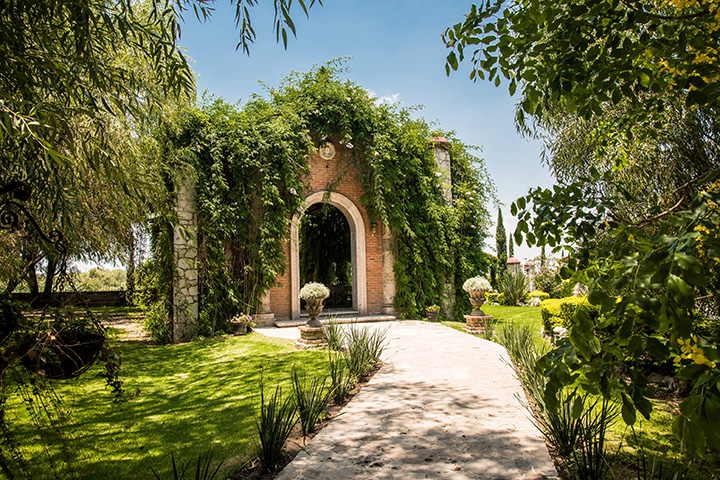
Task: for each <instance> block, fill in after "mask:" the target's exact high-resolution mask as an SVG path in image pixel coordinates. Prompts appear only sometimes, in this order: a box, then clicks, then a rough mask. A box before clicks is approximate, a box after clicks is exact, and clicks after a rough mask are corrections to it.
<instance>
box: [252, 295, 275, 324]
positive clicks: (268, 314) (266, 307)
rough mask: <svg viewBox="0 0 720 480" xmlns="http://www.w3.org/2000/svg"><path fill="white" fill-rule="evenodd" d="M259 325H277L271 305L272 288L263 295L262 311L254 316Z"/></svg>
mask: <svg viewBox="0 0 720 480" xmlns="http://www.w3.org/2000/svg"><path fill="white" fill-rule="evenodd" d="M253 321H254V322H255V323H256V324H257V326H258V327H272V326H274V325H275V314H274V313H273V311H272V308H271V307H270V290H268V291H267V293H265V295H263V298H262V305H260V311H259V312H258V313H256V314H255V315H254V316H253Z"/></svg>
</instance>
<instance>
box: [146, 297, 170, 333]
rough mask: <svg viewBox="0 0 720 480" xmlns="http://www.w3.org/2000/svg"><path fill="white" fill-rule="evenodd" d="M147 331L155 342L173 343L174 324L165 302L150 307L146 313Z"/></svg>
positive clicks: (161, 301)
mask: <svg viewBox="0 0 720 480" xmlns="http://www.w3.org/2000/svg"><path fill="white" fill-rule="evenodd" d="M144 326H145V331H146V332H147V334H148V335H150V338H152V340H153V341H155V342H158V343H170V342H172V323H171V319H170V313H169V311H168V308H167V305H166V304H165V302H164V301H163V300H160V301H158V302H155V303H153V304H151V305H149V306H148V308H147V309H146V312H145V323H144Z"/></svg>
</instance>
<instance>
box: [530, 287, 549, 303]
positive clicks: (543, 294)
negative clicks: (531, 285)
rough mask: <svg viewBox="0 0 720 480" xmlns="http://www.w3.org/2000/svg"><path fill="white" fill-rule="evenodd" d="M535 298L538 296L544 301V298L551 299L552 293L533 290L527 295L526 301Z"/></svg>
mask: <svg viewBox="0 0 720 480" xmlns="http://www.w3.org/2000/svg"><path fill="white" fill-rule="evenodd" d="M533 298H537V299H538V300H540V301H541V302H542V301H543V300H547V299H549V298H550V294H549V293H547V292H542V291H540V290H533V291H532V292H530V293H528V294H527V295H525V301H526V302H527V301H529V300H532V299H533Z"/></svg>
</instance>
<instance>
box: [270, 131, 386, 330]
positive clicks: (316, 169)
mask: <svg viewBox="0 0 720 480" xmlns="http://www.w3.org/2000/svg"><path fill="white" fill-rule="evenodd" d="M333 144H334V146H335V156H334V157H333V159H331V160H325V159H323V158H321V157H320V156H319V155H317V154H312V155H311V158H310V160H309V162H308V163H309V166H310V175H309V177H308V178H307V183H308V185H309V189H308V191H306V192H304V193H305V196H306V197H307V196H309V195H311V194H312V193H315V192H320V191H325V190H328V188H330V187H331V186H332V191H334V192H336V193H338V194H340V195H343V196H345V197H347V198H348V199H349V200H350V201H352V202H353V204H354V205H355V206H356V207H357V209H358V210H359V211H360V213H361V214H362V219H363V228H364V230H365V242H366V249H365V255H366V262H367V263H366V276H367V303H368V313H380V312H381V309H382V304H383V278H382V231H381V226H380V225H371V224H370V219H369V217H368V215H367V212H366V211H365V208H364V207H363V205H362V202H361V201H360V198H361V197H362V195H363V193H364V190H363V187H362V181H361V179H360V173H359V172H358V170H357V168H356V167H355V166H354V165H353V164H352V161H351V160H349V158H348V150H347V149H346V147H344V146H343V145H342V144H340V142H338V141H337V140H333ZM338 176H341V179H340V181H339V182H336V181H337V179H338ZM285 258H286V259H287V262H288V264H287V268H286V272H285V275H283V276H282V277H279V278H278V281H279V283H280V285H279V286H277V287H275V288H273V289H272V290H271V291H270V306H271V309H272V311H273V313H274V314H275V317H276V318H288V317H290V308H291V307H290V295H291V291H290V265H289V262H290V247H289V244H287V243H286V245H285Z"/></svg>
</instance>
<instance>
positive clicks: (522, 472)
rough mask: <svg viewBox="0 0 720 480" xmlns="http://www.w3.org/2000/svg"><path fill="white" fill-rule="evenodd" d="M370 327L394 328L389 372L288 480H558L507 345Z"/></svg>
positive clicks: (290, 469) (420, 325)
mask: <svg viewBox="0 0 720 480" xmlns="http://www.w3.org/2000/svg"><path fill="white" fill-rule="evenodd" d="M362 328H386V329H388V334H387V338H388V341H389V343H388V347H387V348H386V350H385V354H384V355H383V361H384V365H383V367H382V368H381V369H380V370H379V371H378V372H377V373H376V374H375V376H374V377H373V378H372V380H371V381H370V383H368V385H366V386H365V387H364V388H363V389H362V390H361V391H360V393H359V394H358V395H356V396H355V397H354V398H353V399H352V401H351V402H350V403H349V404H348V405H347V406H346V407H345V408H344V409H343V411H342V412H341V414H340V415H339V416H338V417H336V418H335V419H334V420H333V421H332V422H330V424H329V425H327V426H326V427H325V428H324V429H323V430H322V431H321V432H320V433H319V434H318V435H317V436H316V437H315V438H314V439H313V441H312V443H311V444H310V445H309V446H308V447H306V451H305V452H300V453H299V454H298V455H297V457H295V459H294V460H293V461H292V463H290V464H289V465H288V466H287V467H286V468H285V469H284V470H283V472H282V473H281V474H280V475H279V476H278V477H277V478H278V480H300V479H305V480H310V479H312V480H345V479H368V480H369V479H373V480H380V479H398V480H400V479H402V480H406V479H425V478H430V479H458V480H460V479H483V480H501V479H503V480H504V479H507V480H520V479H522V480H531V479H532V480H536V479H543V478H548V479H557V478H558V477H557V472H556V471H555V468H554V466H553V463H552V460H551V459H550V456H549V454H548V451H547V448H546V446H545V443H544V441H543V437H542V435H541V434H540V432H539V431H538V430H537V429H536V428H535V427H534V426H533V424H532V423H531V421H530V419H529V418H528V415H529V414H528V412H527V411H526V410H525V409H524V408H523V407H522V406H521V405H520V403H519V401H518V399H517V398H516V395H523V393H522V388H521V387H520V383H519V382H518V381H517V379H515V378H514V376H513V371H512V369H511V368H510V366H508V364H507V363H506V362H505V360H504V355H505V350H504V349H503V348H502V347H501V346H500V345H498V344H496V343H493V342H489V341H486V340H483V339H480V338H476V337H473V336H471V335H468V334H465V333H462V332H458V331H457V330H453V329H451V328H448V327H445V326H443V325H439V324H433V323H427V322H416V321H403V322H386V323H378V324H371V325H363V326H362ZM257 330H258V332H260V333H263V334H266V335H273V336H281V337H285V338H297V337H299V332H298V331H297V329H294V328H293V329H290V328H286V329H257Z"/></svg>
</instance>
